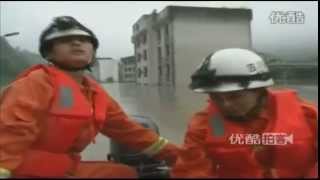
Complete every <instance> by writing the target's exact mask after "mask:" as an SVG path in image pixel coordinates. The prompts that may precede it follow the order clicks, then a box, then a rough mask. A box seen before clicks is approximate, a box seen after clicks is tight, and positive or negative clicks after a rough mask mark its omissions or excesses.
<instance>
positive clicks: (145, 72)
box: [144, 67, 148, 77]
mask: <svg viewBox="0 0 320 180" xmlns="http://www.w3.org/2000/svg"><path fill="white" fill-rule="evenodd" d="M144 77H148V68H147V67H144Z"/></svg>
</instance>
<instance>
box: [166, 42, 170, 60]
mask: <svg viewBox="0 0 320 180" xmlns="http://www.w3.org/2000/svg"><path fill="white" fill-rule="evenodd" d="M169 55H170V47H169V45H168V44H166V56H167V57H168V56H169Z"/></svg>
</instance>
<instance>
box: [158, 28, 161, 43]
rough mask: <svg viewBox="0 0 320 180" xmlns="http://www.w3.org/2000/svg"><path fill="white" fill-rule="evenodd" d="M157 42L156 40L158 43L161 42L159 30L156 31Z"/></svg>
mask: <svg viewBox="0 0 320 180" xmlns="http://www.w3.org/2000/svg"><path fill="white" fill-rule="evenodd" d="M157 40H158V42H161V31H160V29H158V30H157Z"/></svg>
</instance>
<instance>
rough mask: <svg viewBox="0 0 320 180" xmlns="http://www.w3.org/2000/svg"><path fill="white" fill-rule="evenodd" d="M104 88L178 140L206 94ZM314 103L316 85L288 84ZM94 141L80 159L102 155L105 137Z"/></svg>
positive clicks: (125, 86) (178, 89) (149, 88)
mask: <svg viewBox="0 0 320 180" xmlns="http://www.w3.org/2000/svg"><path fill="white" fill-rule="evenodd" d="M103 87H104V88H105V89H106V90H107V92H108V93H109V94H110V95H111V96H112V97H113V98H114V99H115V100H116V101H117V102H118V103H119V104H120V106H121V107H122V108H123V109H124V111H125V112H126V113H127V114H129V115H130V114H131V115H142V116H148V117H151V118H152V119H153V120H154V121H155V122H156V123H157V124H158V126H159V130H160V134H161V135H162V136H164V137H166V138H168V139H169V140H170V141H172V142H174V143H177V144H182V142H183V136H184V133H185V131H186V128H187V124H188V121H189V120H190V119H191V117H192V115H193V114H194V113H195V112H197V111H199V110H200V109H202V108H204V106H205V105H206V99H207V95H205V94H198V93H194V92H192V91H191V90H189V89H188V87H176V88H173V87H158V86H144V85H136V84H134V83H128V84H118V83H113V84H103ZM289 87H291V88H294V89H296V90H298V92H299V93H300V94H301V96H302V97H305V98H307V99H309V100H311V101H314V102H316V104H318V87H317V86H301V85H289ZM96 141H97V143H96V144H95V145H90V146H89V148H88V149H87V150H86V151H85V152H84V153H83V157H84V159H88V160H99V159H100V160H101V159H105V157H106V153H107V152H108V150H109V141H108V140H107V138H105V137H104V136H102V135H99V136H98V137H97V138H96Z"/></svg>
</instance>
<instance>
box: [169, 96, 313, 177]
mask: <svg viewBox="0 0 320 180" xmlns="http://www.w3.org/2000/svg"><path fill="white" fill-rule="evenodd" d="M268 94H269V95H268V100H267V106H266V107H267V108H266V109H265V110H264V111H263V112H262V113H261V114H260V116H259V117H258V118H257V119H253V120H251V121H248V122H245V123H235V122H231V121H228V120H225V119H224V118H222V117H221V116H220V114H221V113H220V112H219V111H218V108H216V106H215V105H214V102H212V101H209V106H208V107H207V108H206V109H205V110H204V111H202V112H199V113H197V114H196V115H195V116H194V117H193V119H192V120H191V122H190V124H189V126H188V131H187V133H186V136H185V144H184V148H183V149H182V150H181V151H180V152H179V155H178V159H177V161H176V165H175V166H174V167H173V170H172V172H171V175H172V177H179V178H181V177H183V178H189V177H193V178H194V177H200V178H201V177H202V178H203V177H206V178H207V177H216V178H229V177H233V178H265V177H273V178H276V177H280V178H289V177H291V178H294V177H295V178H297V177H317V166H318V164H317V163H318V162H317V150H316V149H317V144H316V142H317V135H316V132H317V129H316V128H317V125H316V123H317V109H316V108H315V106H313V105H311V104H309V103H306V102H301V101H299V100H298V98H297V96H296V93H295V92H294V91H292V90H272V91H271V90H269V91H268ZM263 133H278V135H277V136H272V135H271V136H264V135H266V134H264V135H263ZM279 133H285V134H284V136H282V135H281V134H279ZM241 134H242V135H244V136H242V139H241V138H238V139H235V138H234V137H236V136H238V137H241ZM246 134H249V135H251V140H250V139H249V138H247V139H245V135H246ZM252 135H258V136H255V137H256V139H253V138H252V137H253V136H252ZM281 136H282V137H285V138H284V139H281ZM247 137H248V136H247ZM258 137H260V140H257V139H258ZM273 137H277V138H278V139H277V140H275V139H272V138H273ZM263 138H265V139H263ZM270 138H271V139H270ZM231 140H233V144H232V143H231ZM235 140H236V141H235ZM240 140H242V142H241V141H240ZM281 140H282V141H281ZM259 141H260V142H259ZM285 141H286V142H287V144H285ZM236 142H237V143H236ZM253 142H255V143H253ZM274 142H277V143H278V145H271V144H272V143H274ZM267 144H269V145H267Z"/></svg>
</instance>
